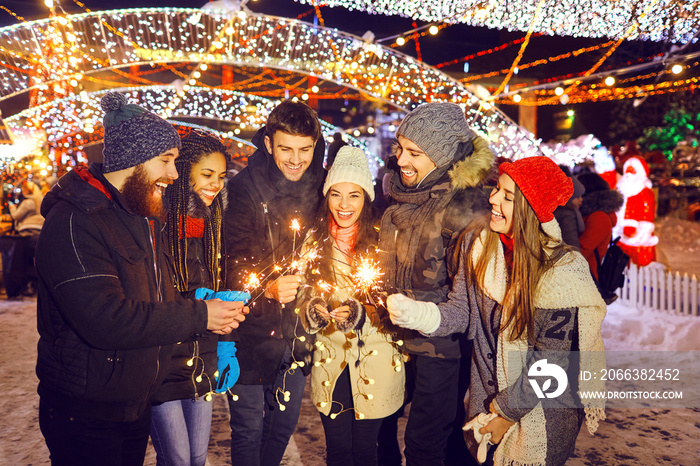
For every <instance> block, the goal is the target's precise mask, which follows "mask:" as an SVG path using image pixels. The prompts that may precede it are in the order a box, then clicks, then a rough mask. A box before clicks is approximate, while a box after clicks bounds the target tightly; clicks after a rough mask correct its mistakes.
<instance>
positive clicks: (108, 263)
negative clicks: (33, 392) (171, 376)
mask: <svg viewBox="0 0 700 466" xmlns="http://www.w3.org/2000/svg"><path fill="white" fill-rule="evenodd" d="M108 196H109V197H108ZM41 213H42V215H43V216H44V217H45V218H46V221H45V223H44V228H43V230H42V234H41V236H40V238H39V244H38V247H37V255H36V263H37V271H38V275H39V296H38V300H37V321H38V322H37V325H38V329H39V335H40V338H39V344H38V359H37V367H36V372H37V376H38V377H39V389H38V391H39V395H40V396H41V397H42V398H45V399H48V400H50V402H51V403H52V404H54V405H60V406H64V407H65V409H67V410H69V411H70V412H71V413H72V414H73V415H78V416H85V417H90V418H95V419H100V420H113V421H122V422H123V421H133V420H135V419H137V418H138V417H139V416H141V415H142V414H143V413H144V412H145V410H146V409H148V407H149V398H150V397H151V395H152V394H153V392H154V391H155V390H156V389H157V388H158V386H159V385H160V384H161V382H162V379H163V377H164V376H165V371H164V370H163V367H164V364H166V363H167V362H168V360H169V359H170V357H171V352H172V346H171V345H173V344H175V343H177V342H178V341H182V340H185V339H187V338H189V337H191V336H193V335H195V334H201V333H203V332H205V331H206V327H207V308H206V304H205V303H204V302H202V301H194V300H184V299H182V298H181V296H180V295H179V293H177V292H176V290H175V288H174V287H173V281H172V268H171V266H170V263H169V261H168V259H167V257H166V253H165V251H166V248H165V247H164V245H163V243H162V242H161V240H160V234H155V233H154V232H160V224H159V222H158V221H157V220H155V219H148V218H144V217H141V216H138V215H135V214H133V213H132V212H131V211H130V210H129V209H128V208H127V207H126V205H125V203H124V200H123V198H122V197H121V194H120V193H119V191H117V190H116V189H115V188H114V187H113V186H112V185H111V184H110V183H109V182H108V181H107V180H106V179H105V178H104V176H103V175H102V172H101V165H99V164H94V165H93V166H92V167H91V168H90V170H89V172H88V171H87V170H85V169H76V170H74V171H72V172H70V173H68V174H67V175H65V176H63V177H62V178H61V179H60V180H59V182H58V183H57V184H56V185H55V186H54V187H53V188H52V189H51V192H49V194H47V196H46V197H45V198H44V202H43V204H42V206H41Z"/></svg>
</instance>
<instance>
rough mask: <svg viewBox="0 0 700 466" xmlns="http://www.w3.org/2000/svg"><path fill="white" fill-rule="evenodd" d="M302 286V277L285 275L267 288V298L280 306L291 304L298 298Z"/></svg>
mask: <svg viewBox="0 0 700 466" xmlns="http://www.w3.org/2000/svg"><path fill="white" fill-rule="evenodd" d="M300 284H301V275H283V276H281V277H279V278H278V279H277V280H275V281H274V282H272V284H271V285H270V286H268V287H267V289H266V290H265V297H266V298H268V299H274V300H275V301H277V302H279V303H280V304H287V303H291V302H292V301H294V298H296V296H297V290H298V289H299V285H300Z"/></svg>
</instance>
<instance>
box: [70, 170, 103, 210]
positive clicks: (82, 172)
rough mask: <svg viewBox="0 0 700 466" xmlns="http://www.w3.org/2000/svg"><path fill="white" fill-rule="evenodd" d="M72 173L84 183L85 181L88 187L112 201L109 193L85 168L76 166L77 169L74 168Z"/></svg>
mask: <svg viewBox="0 0 700 466" xmlns="http://www.w3.org/2000/svg"><path fill="white" fill-rule="evenodd" d="M74 171H75V173H77V174H78V176H80V178H82V179H83V180H84V181H87V182H88V183H89V184H90V186H92V187H93V188H95V189H97V190H98V191H100V192H101V193H102V194H104V195H105V196H107V198H108V199H109V200H110V201H111V200H112V195H111V194H110V193H109V190H108V189H107V188H106V187H105V186H104V185H103V184H102V183H101V182H100V181H99V180H98V179H97V178H95V177H94V176H93V175H92V173H90V170H88V168H87V167H84V166H82V165H78V166H77V167H75V170H74Z"/></svg>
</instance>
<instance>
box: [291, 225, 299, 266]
mask: <svg viewBox="0 0 700 466" xmlns="http://www.w3.org/2000/svg"><path fill="white" fill-rule="evenodd" d="M290 228H291V229H292V231H293V232H294V234H293V236H292V257H294V255H295V254H296V251H297V233H299V231H300V230H301V224H300V223H299V220H297V219H296V218H295V219H293V220H292V224H291V226H290Z"/></svg>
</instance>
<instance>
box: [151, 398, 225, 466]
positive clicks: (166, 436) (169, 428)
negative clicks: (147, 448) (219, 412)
mask: <svg viewBox="0 0 700 466" xmlns="http://www.w3.org/2000/svg"><path fill="white" fill-rule="evenodd" d="M211 413H212V402H211V401H205V400H204V397H199V399H197V400H195V399H194V398H188V399H185V400H174V401H168V402H165V403H163V404H160V405H157V406H154V407H153V413H152V419H151V440H152V442H153V448H154V449H155V450H156V457H157V465H158V466H189V465H192V466H204V463H206V461H207V448H208V447H209V434H210V432H211Z"/></svg>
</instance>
